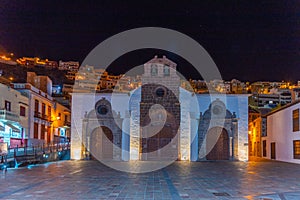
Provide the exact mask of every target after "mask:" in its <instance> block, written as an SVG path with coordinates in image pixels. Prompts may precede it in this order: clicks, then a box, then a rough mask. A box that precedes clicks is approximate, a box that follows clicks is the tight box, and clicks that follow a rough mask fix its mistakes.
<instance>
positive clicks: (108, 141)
mask: <svg viewBox="0 0 300 200" xmlns="http://www.w3.org/2000/svg"><path fill="white" fill-rule="evenodd" d="M90 153H91V158H92V159H105V160H110V159H113V133H112V131H111V130H110V129H109V128H108V127H106V126H100V127H98V128H96V129H94V130H93V131H92V134H91V137H90Z"/></svg>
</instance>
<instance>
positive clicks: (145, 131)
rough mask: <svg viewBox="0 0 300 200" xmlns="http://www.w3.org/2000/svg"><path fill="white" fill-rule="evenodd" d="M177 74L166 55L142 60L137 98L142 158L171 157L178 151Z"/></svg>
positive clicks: (160, 158)
mask: <svg viewBox="0 0 300 200" xmlns="http://www.w3.org/2000/svg"><path fill="white" fill-rule="evenodd" d="M179 87H180V78H179V76H178V75H177V74H176V64H175V63H174V62H172V61H171V60H169V59H167V58H166V57H165V56H163V57H162V58H158V57H157V56H155V57H154V58H153V59H152V60H150V61H148V62H147V63H145V64H144V74H143V76H142V88H141V102H140V127H141V130H140V148H139V149H140V150H139V158H140V159H141V160H174V159H177V158H179V157H180V155H179V154H180V153H179V126H180V103H179Z"/></svg>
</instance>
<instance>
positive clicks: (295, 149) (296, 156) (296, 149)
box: [293, 140, 300, 159]
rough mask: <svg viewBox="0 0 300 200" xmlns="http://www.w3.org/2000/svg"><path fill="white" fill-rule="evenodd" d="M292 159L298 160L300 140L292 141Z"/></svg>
mask: <svg viewBox="0 0 300 200" xmlns="http://www.w3.org/2000/svg"><path fill="white" fill-rule="evenodd" d="M293 142H294V159H300V140H294V141H293Z"/></svg>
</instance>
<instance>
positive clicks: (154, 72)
mask: <svg viewBox="0 0 300 200" xmlns="http://www.w3.org/2000/svg"><path fill="white" fill-rule="evenodd" d="M151 75H152V76H157V66H156V65H151Z"/></svg>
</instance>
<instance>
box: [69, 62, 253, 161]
mask: <svg viewBox="0 0 300 200" xmlns="http://www.w3.org/2000/svg"><path fill="white" fill-rule="evenodd" d="M142 83H143V84H142V86H141V87H139V88H137V89H135V90H133V91H131V92H130V93H72V126H71V137H72V140H71V158H72V159H83V158H85V157H87V156H92V157H94V158H98V159H112V160H123V161H129V160H164V159H165V158H167V159H170V158H171V159H174V160H190V161H200V160H247V159H248V95H233V94H232V95H224V94H212V95H209V94H194V93H192V92H189V91H187V90H185V89H183V88H181V87H180V79H179V77H178V76H177V74H176V64H175V63H173V62H172V61H170V60H169V59H167V58H166V57H163V58H157V57H155V58H153V59H152V60H150V61H149V62H147V63H146V64H144V74H143V75H142ZM153 133H156V134H154V135H153ZM218 133H219V134H220V137H217V139H216V141H215V143H214V144H215V145H211V144H209V138H211V136H213V135H215V134H218ZM95 152H96V153H95Z"/></svg>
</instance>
